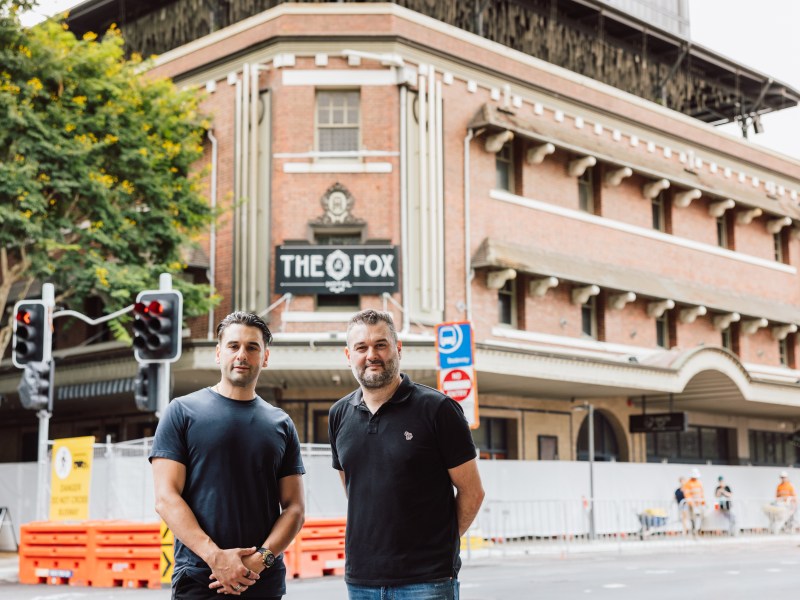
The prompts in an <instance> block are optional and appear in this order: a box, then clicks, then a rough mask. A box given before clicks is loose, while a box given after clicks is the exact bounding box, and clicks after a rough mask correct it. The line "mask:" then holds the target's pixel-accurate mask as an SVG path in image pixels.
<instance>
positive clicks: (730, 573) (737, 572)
mask: <svg viewBox="0 0 800 600" xmlns="http://www.w3.org/2000/svg"><path fill="white" fill-rule="evenodd" d="M725 574H726V575H738V574H739V571H725Z"/></svg>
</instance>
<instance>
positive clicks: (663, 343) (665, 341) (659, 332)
mask: <svg viewBox="0 0 800 600" xmlns="http://www.w3.org/2000/svg"><path fill="white" fill-rule="evenodd" d="M655 321H656V346H658V347H659V348H664V349H665V350H669V349H670V335H669V334H670V331H669V329H670V318H669V311H668V310H665V311H664V312H663V313H661V316H660V317H656V319H655Z"/></svg>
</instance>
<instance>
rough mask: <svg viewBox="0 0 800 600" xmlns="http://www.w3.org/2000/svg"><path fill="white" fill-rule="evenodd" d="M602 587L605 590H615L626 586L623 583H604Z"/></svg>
mask: <svg viewBox="0 0 800 600" xmlns="http://www.w3.org/2000/svg"><path fill="white" fill-rule="evenodd" d="M603 587H604V588H606V589H607V590H616V589H619V588H624V587H628V586H627V585H625V584H624V583H606V584H605V585H604V586H603Z"/></svg>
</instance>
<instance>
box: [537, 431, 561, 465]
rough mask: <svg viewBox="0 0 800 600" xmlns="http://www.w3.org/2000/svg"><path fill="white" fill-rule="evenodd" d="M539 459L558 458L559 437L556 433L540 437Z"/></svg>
mask: <svg viewBox="0 0 800 600" xmlns="http://www.w3.org/2000/svg"><path fill="white" fill-rule="evenodd" d="M538 446H539V460H558V438H557V437H556V436H554V435H540V436H539V437H538Z"/></svg>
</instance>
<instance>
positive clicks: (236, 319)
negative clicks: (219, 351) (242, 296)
mask: <svg viewBox="0 0 800 600" xmlns="http://www.w3.org/2000/svg"><path fill="white" fill-rule="evenodd" d="M231 325H247V326H248V327H256V328H257V329H260V330H261V335H262V337H263V338H264V345H265V346H269V345H270V344H271V343H272V332H271V331H270V330H269V327H267V324H266V323H264V321H263V320H262V319H261V317H259V316H258V315H254V314H253V313H249V312H244V311H241V310H237V311H236V312H232V313H231V314H229V315H228V316H227V317H225V318H224V319H222V321H220V322H219V325H217V341H218V342H222V333H223V332H224V331H225V330H226V329H227V328H228V327H230V326H231Z"/></svg>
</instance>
